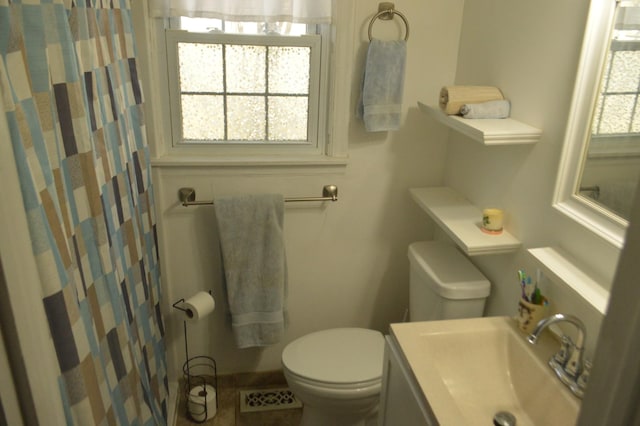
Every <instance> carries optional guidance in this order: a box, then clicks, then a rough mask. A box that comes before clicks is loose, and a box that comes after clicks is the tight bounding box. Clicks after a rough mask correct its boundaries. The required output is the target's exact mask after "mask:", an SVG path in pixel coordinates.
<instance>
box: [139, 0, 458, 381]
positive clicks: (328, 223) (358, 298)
mask: <svg viewBox="0 0 640 426" xmlns="http://www.w3.org/2000/svg"><path fill="white" fill-rule="evenodd" d="M340 3H342V2H340ZM346 4H347V3H346V2H345V3H343V4H342V5H341V6H339V7H340V8H341V10H344V9H346V10H347V11H349V10H352V11H353V14H354V16H352V17H349V16H340V17H339V19H340V20H339V23H338V25H339V28H338V32H339V38H338V41H337V42H338V43H339V44H340V46H342V47H343V48H344V47H347V48H348V47H349V46H353V47H352V49H351V50H350V51H348V52H347V54H346V59H347V62H348V63H347V64H343V67H342V68H340V69H338V72H337V73H336V76H335V77H336V78H338V79H344V78H346V79H348V81H347V83H348V84H347V87H349V88H350V90H351V91H350V92H348V93H344V94H343V93H339V94H337V95H336V98H335V104H334V106H333V108H334V110H335V111H338V112H340V111H344V112H345V114H346V115H347V116H348V118H347V119H342V120H336V123H337V124H336V125H335V126H334V129H333V137H334V138H340V139H345V138H346V139H348V141H349V159H348V164H347V166H346V167H343V166H329V167H311V168H309V167H304V168H303V167H161V166H158V165H157V162H156V167H154V185H155V192H156V197H157V198H156V202H157V204H156V210H157V212H158V224H159V229H158V230H159V237H160V246H161V262H162V276H163V288H164V298H165V300H164V302H165V303H164V304H165V308H166V310H165V313H166V314H167V315H166V322H167V345H168V349H169V362H170V371H171V374H172V377H173V378H175V377H176V374H179V370H180V366H181V365H182V363H183V362H184V342H183V332H182V322H181V321H180V319H179V317H178V316H177V315H176V314H177V312H176V311H175V310H173V309H172V308H171V307H170V305H171V303H173V302H174V301H176V300H178V299H180V298H182V297H188V296H190V295H191V294H193V293H194V292H196V291H198V290H204V289H212V290H213V292H214V296H215V298H216V300H217V301H218V307H217V309H216V310H215V312H214V314H213V315H212V316H211V317H209V318H207V319H206V321H203V322H201V323H198V324H196V325H195V326H191V325H190V326H189V328H188V333H189V350H190V355H210V356H213V357H214V358H215V359H216V361H217V363H218V369H219V371H220V372H242V371H261V370H270V369H278V368H280V354H281V352H282V349H283V348H284V346H285V345H286V344H287V343H288V342H289V341H291V340H293V339H295V338H297V337H299V336H301V335H304V334H306V333H309V332H311V331H314V330H318V329H325V328H329V327H348V326H361V327H371V328H375V329H378V330H381V331H386V330H387V327H388V324H389V323H390V322H394V321H400V320H402V318H403V315H404V311H405V309H406V307H407V305H408V300H407V298H408V260H407V256H406V251H407V246H408V244H409V243H410V242H412V241H415V240H420V239H429V238H431V236H432V232H433V229H432V224H431V223H430V222H429V221H428V219H427V216H426V215H425V214H424V213H423V212H422V211H421V210H420V209H419V208H418V207H417V206H416V205H415V204H414V203H413V202H412V201H411V200H410V197H409V194H408V188H410V187H414V186H427V185H439V184H441V183H442V178H443V176H444V160H445V157H446V148H447V145H446V143H445V139H446V136H447V134H448V131H447V130H446V129H444V128H442V127H440V126H439V125H438V124H436V123H432V122H427V120H425V117H424V116H423V115H422V114H421V113H420V112H419V111H418V110H417V107H416V102H417V101H418V100H424V99H437V96H438V92H439V89H440V87H441V86H442V85H445V84H451V83H452V82H453V78H454V75H455V63H456V57H457V46H458V37H459V34H460V23H461V18H462V0H456V1H450V0H447V1H442V0H428V1H424V0H404V1H398V2H396V8H397V9H398V10H400V11H401V12H402V13H404V14H405V15H406V16H407V18H408V19H409V22H410V25H411V36H410V39H409V42H408V62H407V73H406V81H405V88H404V89H405V91H404V110H403V125H402V128H401V130H399V131H397V132H389V133H372V134H368V133H366V132H365V131H364V130H363V126H362V123H361V122H360V121H359V120H357V119H356V118H355V117H354V114H353V111H355V105H356V101H357V97H358V94H359V92H358V89H359V86H360V82H361V73H362V64H363V60H364V55H365V52H366V47H367V42H366V40H367V27H368V24H369V21H370V19H371V17H372V16H373V15H374V14H375V13H377V7H378V2H377V1H372V0H366V1H365V0H357V1H356V2H355V5H353V7H352V6H346ZM396 21H399V20H396ZM136 22H139V21H136ZM396 24H397V22H396ZM396 24H392V23H384V22H376V24H375V26H374V28H373V30H374V35H376V36H378V37H381V38H387V37H394V38H395V37H398V30H399V28H400V27H398V26H397V25H396ZM138 33H140V31H138ZM345 34H346V36H344V35H345ZM138 35H139V34H138ZM340 35H342V37H340ZM138 39H139V41H141V42H145V40H146V39H147V37H142V36H139V38H138ZM340 46H338V48H340ZM144 60H145V58H143V61H144ZM147 84H148V83H147ZM150 90H152V88H149V89H147V90H146V92H147V93H148V94H150V96H151V97H153V96H155V93H150ZM154 102H157V99H156V100H153V101H152V102H151V103H154ZM147 116H148V117H150V115H149V114H148V115H147ZM151 134H153V133H151ZM156 134H157V133H156ZM156 142H157V140H156ZM156 152H162V149H161V148H158V147H156ZM325 184H336V185H338V187H339V201H338V202H336V203H326V204H316V203H305V204H296V205H292V204H287V207H286V212H285V238H286V248H287V256H288V258H287V260H288V266H289V298H288V307H289V314H290V327H289V329H288V331H287V333H286V336H285V339H284V341H283V342H282V343H281V344H279V345H276V346H273V347H269V348H266V349H264V350H258V349H244V350H237V349H236V348H235V346H234V342H233V337H232V334H231V331H230V327H229V324H228V319H227V317H226V314H227V308H226V303H225V301H224V292H223V288H222V284H221V280H220V273H221V272H220V262H219V252H218V242H217V236H216V229H215V217H214V213H213V208H212V207H189V208H184V207H181V206H179V205H178V203H177V192H178V189H179V188H180V187H183V186H190V187H194V188H195V189H196V191H197V196H198V199H211V198H212V197H213V196H214V195H220V194H242V193H261V192H280V193H282V194H284V195H285V196H316V195H320V192H321V189H322V186H323V185H325Z"/></svg>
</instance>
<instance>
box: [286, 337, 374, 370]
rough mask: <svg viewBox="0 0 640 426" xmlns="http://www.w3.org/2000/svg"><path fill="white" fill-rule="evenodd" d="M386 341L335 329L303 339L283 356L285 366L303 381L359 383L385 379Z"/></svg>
mask: <svg viewBox="0 0 640 426" xmlns="http://www.w3.org/2000/svg"><path fill="white" fill-rule="evenodd" d="M383 355H384V337H383V336H382V334H381V333H380V332H378V331H375V330H368V329H364V328H334V329H330V330H323V331H318V332H315V333H310V334H307V335H306V336H302V337H300V338H298V339H296V340H294V341H293V342H291V343H289V344H288V345H287V346H286V347H285V349H284V351H283V352H282V364H283V365H284V366H285V367H286V368H287V369H288V370H289V371H291V372H292V373H294V374H297V375H298V376H302V377H304V378H307V379H310V380H315V381H319V382H328V383H357V382H366V381H371V380H376V379H379V378H380V377H381V376H382V364H383Z"/></svg>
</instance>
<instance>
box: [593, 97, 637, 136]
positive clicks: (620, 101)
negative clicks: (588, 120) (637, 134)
mask: <svg viewBox="0 0 640 426" xmlns="http://www.w3.org/2000/svg"><path fill="white" fill-rule="evenodd" d="M636 98H637V97H636V95H609V96H607V97H606V98H605V99H604V105H603V106H602V118H601V121H600V129H599V130H600V133H601V134H602V133H605V134H606V133H628V132H629V123H630V122H631V116H632V114H633V107H634V105H635V103H636Z"/></svg>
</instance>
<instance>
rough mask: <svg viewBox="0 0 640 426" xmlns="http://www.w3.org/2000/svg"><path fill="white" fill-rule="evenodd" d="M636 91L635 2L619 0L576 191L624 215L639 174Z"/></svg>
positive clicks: (639, 86) (639, 60) (638, 36)
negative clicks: (626, 2)
mask: <svg viewBox="0 0 640 426" xmlns="http://www.w3.org/2000/svg"><path fill="white" fill-rule="evenodd" d="M628 3H629V2H628ZM639 91H640V3H639V4H637V5H633V4H625V3H624V2H623V3H622V4H620V5H619V6H618V9H617V11H616V14H615V19H614V27H613V29H612V31H611V35H610V37H609V48H608V49H607V53H606V56H605V61H604V66H603V70H602V74H601V77H600V84H599V90H598V97H597V99H596V103H595V105H594V108H593V114H592V116H591V132H590V134H589V135H588V138H587V139H588V140H587V144H588V149H587V151H586V155H585V158H584V164H583V169H582V176H581V180H580V185H579V187H578V192H577V194H578V195H582V196H585V197H588V198H589V199H590V200H591V201H593V202H595V203H597V204H598V205H599V206H600V207H602V208H605V209H607V210H609V211H611V213H613V214H615V215H618V216H620V217H621V218H622V219H624V220H629V217H630V214H631V203H632V201H633V194H634V193H635V187H636V185H637V182H638V178H639V177H640V99H639V97H638V94H639V93H638V92H639Z"/></svg>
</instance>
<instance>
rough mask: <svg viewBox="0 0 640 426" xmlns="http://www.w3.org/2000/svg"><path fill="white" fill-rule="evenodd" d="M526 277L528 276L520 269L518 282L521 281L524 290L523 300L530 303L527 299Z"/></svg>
mask: <svg viewBox="0 0 640 426" xmlns="http://www.w3.org/2000/svg"><path fill="white" fill-rule="evenodd" d="M526 277H527V275H526V274H525V273H524V271H523V270H522V269H518V280H519V281H520V288H521V289H522V298H523V299H525V300H526V301H527V302H528V301H529V300H528V299H527V294H526V292H525V287H526V282H527V280H526Z"/></svg>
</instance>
